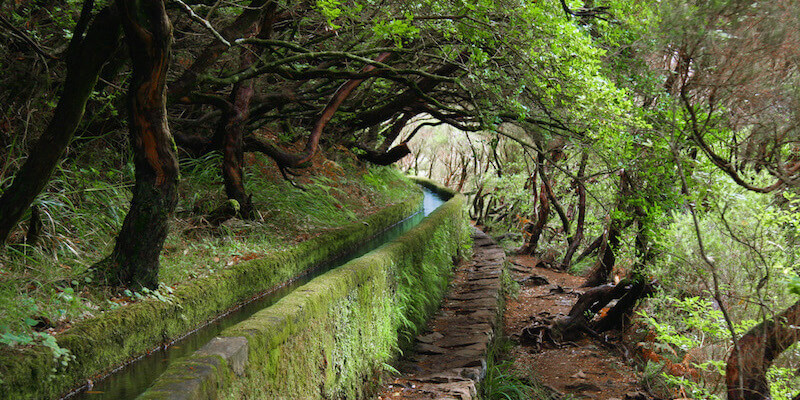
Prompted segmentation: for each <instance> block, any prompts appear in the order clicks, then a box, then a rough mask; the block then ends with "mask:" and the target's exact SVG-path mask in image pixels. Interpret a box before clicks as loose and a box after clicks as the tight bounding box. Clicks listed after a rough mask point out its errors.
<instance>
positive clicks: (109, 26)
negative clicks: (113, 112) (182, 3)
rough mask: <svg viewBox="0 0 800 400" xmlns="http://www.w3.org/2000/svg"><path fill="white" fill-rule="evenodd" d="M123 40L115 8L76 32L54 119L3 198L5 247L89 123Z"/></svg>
mask: <svg viewBox="0 0 800 400" xmlns="http://www.w3.org/2000/svg"><path fill="white" fill-rule="evenodd" d="M119 37H120V26H119V17H118V16H117V15H115V13H114V12H112V10H111V9H110V8H105V9H103V10H102V11H100V13H98V15H97V16H96V17H95V18H94V21H93V22H92V23H91V25H90V26H89V27H88V29H87V31H86V35H85V36H84V35H82V32H75V36H74V37H73V39H72V41H71V43H70V54H68V58H67V76H66V78H65V79H64V86H63V88H62V95H61V97H60V98H59V100H58V105H57V106H56V109H55V112H54V113H53V117H52V118H51V119H50V122H49V123H48V125H47V128H45V131H44V132H43V133H42V135H41V137H40V138H39V140H38V141H37V142H36V144H34V146H33V148H31V151H30V154H29V155H28V158H27V159H26V160H25V163H24V164H23V165H22V167H21V168H20V170H19V171H18V172H17V174H16V176H15V177H14V181H13V183H12V184H11V186H9V187H8V188H6V190H5V191H3V196H2V197H0V244H2V243H5V241H6V240H7V239H8V236H9V235H10V234H11V231H12V230H13V229H14V227H15V226H16V225H17V223H18V222H19V220H20V218H22V215H23V214H24V213H25V211H26V210H27V209H28V208H29V207H30V205H31V203H32V202H33V200H34V199H35V198H36V196H37V195H39V193H41V191H42V190H44V188H45V186H46V185H47V182H49V181H50V176H51V175H52V174H53V170H54V169H55V167H56V165H57V164H58V161H59V160H60V159H61V157H62V156H63V155H64V151H65V150H66V148H67V146H68V145H69V143H70V142H71V141H72V138H73V136H74V135H75V129H77V127H78V124H79V123H80V122H81V120H82V119H83V113H84V110H85V108H86V102H87V101H88V100H89V95H91V93H92V89H93V88H94V87H95V84H96V83H97V77H98V75H99V74H100V71H101V70H102V68H103V65H104V64H105V63H106V61H108V58H109V56H110V55H111V54H113V53H114V50H115V49H116V48H117V47H118V46H119Z"/></svg>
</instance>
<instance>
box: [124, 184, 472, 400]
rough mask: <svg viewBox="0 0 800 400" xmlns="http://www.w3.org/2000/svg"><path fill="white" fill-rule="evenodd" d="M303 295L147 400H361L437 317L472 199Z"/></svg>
mask: <svg viewBox="0 0 800 400" xmlns="http://www.w3.org/2000/svg"><path fill="white" fill-rule="evenodd" d="M419 183H421V184H423V185H425V186H427V187H429V188H431V189H433V190H434V191H437V192H439V193H446V194H448V195H449V196H452V197H451V199H450V200H448V201H447V202H446V203H445V204H443V205H442V206H441V207H439V209H437V210H436V211H434V212H433V213H432V214H430V215H429V216H428V217H427V218H426V219H425V220H423V221H422V222H421V223H420V224H419V225H417V226H416V227H415V228H413V229H412V230H410V231H409V232H407V233H406V234H404V235H403V236H401V237H400V238H398V239H396V240H394V241H392V242H390V243H388V244H387V245H385V246H383V247H381V248H379V249H378V250H375V251H373V252H371V253H369V254H367V255H365V256H363V257H361V258H358V259H355V260H353V261H350V262H349V263H347V264H345V265H343V266H341V267H339V268H336V269H334V270H331V271H329V272H327V273H325V274H323V275H321V276H319V277H317V278H316V279H314V280H312V281H311V282H309V283H308V284H306V285H304V286H302V287H300V288H298V289H297V290H295V291H294V292H292V293H291V294H289V295H287V296H286V297H284V298H283V299H281V300H279V301H278V302H277V303H275V304H274V305H272V306H270V307H268V308H265V309H264V310H262V311H259V312H257V313H256V314H254V315H253V316H252V317H251V318H250V319H248V320H246V321H243V322H241V323H240V324H238V325H236V326H234V327H231V328H230V329H228V330H226V331H224V332H223V333H222V335H221V336H220V337H218V338H216V339H214V340H213V341H212V342H210V343H209V344H208V345H206V346H205V347H203V348H202V349H200V350H199V351H198V352H196V353H195V354H194V355H192V356H191V357H189V358H187V359H186V360H184V361H182V362H179V363H175V364H173V365H172V366H170V367H169V368H168V370H167V372H166V373H164V374H163V375H162V376H161V377H160V378H159V379H158V380H157V381H156V383H155V384H154V385H153V386H151V387H150V389H149V390H148V391H147V392H145V393H144V394H143V395H142V396H141V397H140V399H217V398H220V399H239V398H264V399H267V398H268V399H315V398H339V399H356V398H363V397H365V396H367V395H368V394H369V392H370V390H371V388H372V387H374V383H376V381H377V378H378V376H379V374H380V372H381V371H382V370H383V369H384V368H385V367H386V366H387V364H385V363H386V362H388V361H389V360H390V359H392V358H393V357H394V356H396V355H397V354H398V350H399V348H401V347H402V346H404V345H406V344H409V343H410V342H411V340H412V338H413V337H414V335H415V334H416V333H417V330H418V329H419V328H421V327H423V326H424V324H425V321H426V320H427V317H428V316H429V315H430V314H431V313H432V312H434V311H435V310H436V309H437V308H438V305H439V302H440V300H441V298H442V296H443V295H444V293H445V290H446V288H447V285H448V282H449V280H450V277H451V275H452V268H453V261H454V259H456V258H457V257H460V256H461V253H462V252H463V251H464V250H465V249H469V248H470V238H469V235H470V231H471V229H470V227H469V224H468V220H467V216H466V215H465V213H466V211H465V201H466V200H465V198H464V197H463V196H462V195H460V194H455V193H453V192H450V191H448V190H447V189H444V188H442V187H439V186H437V185H436V184H434V183H432V182H430V181H425V180H421V181H420V182H419Z"/></svg>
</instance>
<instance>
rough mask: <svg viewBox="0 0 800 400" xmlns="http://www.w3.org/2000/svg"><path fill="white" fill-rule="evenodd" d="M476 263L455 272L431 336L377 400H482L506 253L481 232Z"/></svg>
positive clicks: (422, 336)
mask: <svg viewBox="0 0 800 400" xmlns="http://www.w3.org/2000/svg"><path fill="white" fill-rule="evenodd" d="M472 239H473V257H472V259H471V260H468V261H465V262H462V263H461V264H459V265H458V266H456V270H455V275H454V278H453V281H452V283H451V285H450V291H449V294H448V295H447V296H446V297H445V298H444V300H443V301H442V305H441V308H440V309H439V311H438V313H437V314H436V315H435V316H434V317H433V318H432V319H431V321H430V322H429V323H428V327H427V330H426V332H423V333H422V334H420V335H419V336H417V337H416V342H415V343H414V346H413V349H412V350H411V351H409V352H407V354H406V356H405V357H404V358H403V359H401V360H400V362H399V364H398V365H397V369H398V371H400V373H401V376H400V377H399V378H397V379H395V380H394V381H393V382H391V383H389V384H387V385H385V386H384V387H383V389H382V390H381V391H380V394H379V395H378V397H377V398H378V399H443V400H471V399H477V398H478V397H477V382H478V381H479V380H480V379H481V378H482V377H483V374H484V373H485V371H486V353H487V349H488V346H489V343H490V342H491V340H492V339H493V338H494V335H495V334H494V329H495V327H496V325H497V323H498V319H499V313H500V311H501V310H500V306H501V295H502V294H501V292H500V276H501V273H502V270H503V264H504V263H505V260H506V255H505V252H504V251H503V249H502V248H500V247H499V246H498V245H497V244H496V243H495V242H494V241H493V240H492V239H491V238H490V237H489V236H487V235H486V234H485V233H483V232H482V231H480V230H478V229H474V231H473V233H472Z"/></svg>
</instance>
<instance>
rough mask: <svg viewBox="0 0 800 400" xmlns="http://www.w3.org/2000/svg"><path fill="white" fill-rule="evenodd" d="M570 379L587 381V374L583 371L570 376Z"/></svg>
mask: <svg viewBox="0 0 800 400" xmlns="http://www.w3.org/2000/svg"><path fill="white" fill-rule="evenodd" d="M570 378H576V379H586V374H584V373H583V371H578V373H577V374H575V375H572V376H570Z"/></svg>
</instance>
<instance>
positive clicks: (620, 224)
mask: <svg viewBox="0 0 800 400" xmlns="http://www.w3.org/2000/svg"><path fill="white" fill-rule="evenodd" d="M619 187H620V189H619V194H618V195H617V202H616V205H615V206H614V213H613V214H612V215H619V214H623V215H627V214H628V213H627V211H628V209H629V207H628V206H627V205H626V201H627V198H628V196H630V194H631V193H630V192H631V187H630V181H629V178H628V174H627V173H626V172H625V170H622V171H621V172H620V176H619ZM632 223H633V219H632V218H630V217H626V218H625V219H620V218H616V217H612V218H611V220H610V221H609V223H608V228H606V232H605V235H604V236H605V239H604V241H603V243H602V244H601V247H600V251H599V257H598V259H597V262H596V263H595V265H594V266H593V267H592V270H591V271H589V274H588V276H587V278H586V281H585V282H584V283H583V285H582V287H594V286H598V285H602V284H604V283H606V282H608V277H609V275H611V271H612V270H613V269H614V262H615V261H616V258H615V256H614V252H616V251H617V248H618V247H619V237H620V235H621V234H622V230H623V229H625V228H627V227H628V226H630V225H631V224H632Z"/></svg>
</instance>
